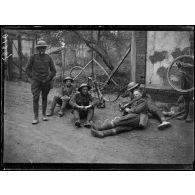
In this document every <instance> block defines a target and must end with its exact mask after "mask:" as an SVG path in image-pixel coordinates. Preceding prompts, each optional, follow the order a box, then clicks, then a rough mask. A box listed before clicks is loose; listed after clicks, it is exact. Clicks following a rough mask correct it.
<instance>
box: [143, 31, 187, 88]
mask: <svg viewBox="0 0 195 195" xmlns="http://www.w3.org/2000/svg"><path fill="white" fill-rule="evenodd" d="M189 37H190V33H189V32H187V31H148V33H147V58H146V85H147V86H148V87H157V88H171V87H170V86H169V84H168V81H167V79H166V68H167V67H168V66H169V65H170V63H171V62H172V61H173V60H174V58H175V57H177V56H179V55H181V54H183V53H185V54H187V53H189V48H188V47H190V41H189Z"/></svg>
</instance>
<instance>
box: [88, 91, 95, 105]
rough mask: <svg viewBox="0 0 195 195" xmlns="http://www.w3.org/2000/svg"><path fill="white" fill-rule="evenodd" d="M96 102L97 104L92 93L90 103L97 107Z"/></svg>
mask: <svg viewBox="0 0 195 195" xmlns="http://www.w3.org/2000/svg"><path fill="white" fill-rule="evenodd" d="M95 104H96V101H95V98H94V97H92V95H91V94H90V104H89V105H91V107H95Z"/></svg>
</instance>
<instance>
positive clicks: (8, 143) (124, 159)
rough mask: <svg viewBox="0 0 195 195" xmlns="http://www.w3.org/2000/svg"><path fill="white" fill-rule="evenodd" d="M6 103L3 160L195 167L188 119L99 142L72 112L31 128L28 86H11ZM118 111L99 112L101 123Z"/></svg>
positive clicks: (8, 85) (112, 107)
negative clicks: (78, 123) (74, 119)
mask: <svg viewBox="0 0 195 195" xmlns="http://www.w3.org/2000/svg"><path fill="white" fill-rule="evenodd" d="M52 95H53V91H51V93H50V95H49V99H50V100H51V99H52ZM4 105H5V114H4V162H10V163H13V162H14V163H18V162H20V163H29V162H31V163H161V164H163V163H172V164H191V163H192V161H193V159H194V157H193V153H194V151H193V145H194V139H193V138H194V130H193V128H194V125H193V124H187V123H185V122H183V121H178V120H174V121H173V120H172V127H171V128H169V129H166V130H164V131H159V130H158V129H157V125H158V124H159V123H158V121H156V120H150V124H149V127H148V128H147V129H146V130H143V131H131V132H127V133H123V134H120V135H117V136H112V137H106V138H104V139H98V138H94V137H92V136H91V134H90V130H89V129H86V128H81V129H76V128H75V127H74V126H73V124H72V114H71V113H70V111H68V112H66V113H65V116H64V117H63V118H59V117H58V116H57V115H55V116H54V117H51V118H49V121H47V122H43V121H41V120H40V123H39V124H38V125H32V124H31V121H32V116H33V115H32V95H31V92H30V84H28V83H24V82H7V83H6V86H5V102H4ZM40 107H41V106H40ZM117 110H118V109H117V105H109V104H108V105H107V108H106V109H102V110H96V113H95V120H96V122H97V123H98V122H100V121H102V120H103V121H104V120H105V119H106V118H112V117H113V116H116V115H119V112H118V111H117ZM40 113H41V110H40Z"/></svg>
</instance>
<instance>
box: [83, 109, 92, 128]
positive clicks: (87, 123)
mask: <svg viewBox="0 0 195 195" xmlns="http://www.w3.org/2000/svg"><path fill="white" fill-rule="evenodd" d="M93 116H94V108H90V109H89V110H88V112H87V120H86V123H85V124H84V126H85V127H87V128H90V127H91V123H92V120H93Z"/></svg>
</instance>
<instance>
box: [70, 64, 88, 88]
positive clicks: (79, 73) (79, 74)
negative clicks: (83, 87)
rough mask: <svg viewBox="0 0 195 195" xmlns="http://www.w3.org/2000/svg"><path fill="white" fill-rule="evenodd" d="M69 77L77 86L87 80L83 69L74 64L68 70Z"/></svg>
mask: <svg viewBox="0 0 195 195" xmlns="http://www.w3.org/2000/svg"><path fill="white" fill-rule="evenodd" d="M70 77H72V78H73V80H74V82H75V84H76V85H77V87H79V85H80V84H81V83H86V82H87V75H86V73H85V71H84V69H83V68H82V67H81V66H74V67H73V68H72V69H71V70H70Z"/></svg>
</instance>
